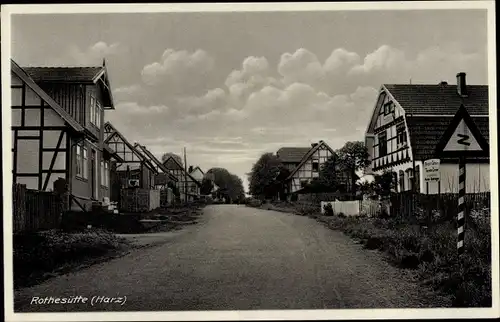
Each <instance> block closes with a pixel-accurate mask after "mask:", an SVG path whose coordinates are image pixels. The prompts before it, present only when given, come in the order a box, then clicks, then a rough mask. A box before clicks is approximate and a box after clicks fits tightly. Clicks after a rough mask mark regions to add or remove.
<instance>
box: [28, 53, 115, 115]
mask: <svg viewBox="0 0 500 322" xmlns="http://www.w3.org/2000/svg"><path fill="white" fill-rule="evenodd" d="M23 69H24V70H25V71H26V73H27V74H28V75H29V76H30V77H31V78H32V79H33V80H34V81H35V82H37V83H40V82H47V83H50V82H54V83H76V84H97V83H98V82H99V81H101V82H102V86H103V88H104V91H105V92H106V93H107V94H108V95H107V97H104V99H105V102H104V103H105V104H106V105H105V106H104V107H105V108H106V107H107V108H109V109H114V100H113V94H112V91H111V86H110V84H109V78H108V77H109V76H108V70H107V68H106V62H105V61H104V60H103V63H102V66H92V67H23Z"/></svg>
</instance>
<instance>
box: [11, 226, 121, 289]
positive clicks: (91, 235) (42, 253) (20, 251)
mask: <svg viewBox="0 0 500 322" xmlns="http://www.w3.org/2000/svg"><path fill="white" fill-rule="evenodd" d="M13 245H14V251H13V263H14V287H15V288H18V287H24V286H30V285H34V284H37V283H39V282H41V281H43V280H44V279H46V278H48V277H50V276H51V275H54V274H56V273H57V272H66V271H69V270H71V269H72V268H75V267H77V266H79V265H82V264H85V263H89V261H92V260H95V259H101V260H104V259H106V258H109V257H111V256H114V255H117V254H119V253H120V252H123V251H125V250H126V249H127V248H128V246H129V244H128V242H127V241H126V240H125V239H123V238H118V237H117V236H115V235H114V234H112V233H109V232H107V231H103V230H88V231H84V232H77V233H66V232H62V231H56V230H51V231H46V232H38V233H26V234H22V235H14V240H13Z"/></svg>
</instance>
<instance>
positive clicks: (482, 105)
mask: <svg viewBox="0 0 500 322" xmlns="http://www.w3.org/2000/svg"><path fill="white" fill-rule="evenodd" d="M382 89H385V90H387V91H388V92H389V93H390V95H392V96H393V97H394V99H395V100H396V101H397V102H398V103H399V105H400V106H401V107H402V108H403V109H404V111H405V119H406V124H407V127H408V132H409V133H408V134H409V137H410V144H411V148H412V153H413V155H414V158H415V160H427V159H430V158H433V157H434V153H435V149H436V146H437V144H438V143H439V140H440V138H441V137H442V136H443V134H444V132H445V131H446V130H447V129H448V126H449V124H450V122H451V121H452V118H451V117H448V116H454V115H455V114H456V113H457V111H458V110H459V108H460V106H461V105H462V104H463V105H464V107H465V108H466V109H467V111H468V114H469V115H471V116H472V120H473V121H474V123H475V124H476V125H477V127H478V129H479V132H480V133H481V134H482V135H483V137H484V138H485V139H486V140H487V141H489V118H488V115H489V104H488V86H487V85H467V94H468V95H467V96H466V97H461V96H459V95H458V93H457V86H456V85H444V84H435V85H420V84H413V85H412V84H388V85H387V84H386V85H383V86H382ZM478 158H481V157H478Z"/></svg>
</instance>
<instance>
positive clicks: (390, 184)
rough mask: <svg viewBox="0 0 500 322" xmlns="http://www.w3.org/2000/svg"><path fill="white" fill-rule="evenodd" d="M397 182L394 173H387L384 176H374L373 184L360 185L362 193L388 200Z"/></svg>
mask: <svg viewBox="0 0 500 322" xmlns="http://www.w3.org/2000/svg"><path fill="white" fill-rule="evenodd" d="M396 187H397V182H396V180H395V177H394V175H393V173H392V172H390V171H385V172H383V173H382V174H374V180H373V181H372V182H364V183H362V184H360V188H359V189H360V191H362V192H363V193H366V194H372V195H375V196H379V197H381V198H382V199H385V198H387V197H388V196H389V195H390V194H391V191H393V190H395V189H396Z"/></svg>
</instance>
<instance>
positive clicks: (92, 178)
mask: <svg viewBox="0 0 500 322" xmlns="http://www.w3.org/2000/svg"><path fill="white" fill-rule="evenodd" d="M91 151H92V153H91V156H90V158H91V161H90V181H91V185H92V198H93V199H97V153H96V151H95V150H93V149H92V150H91Z"/></svg>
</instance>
